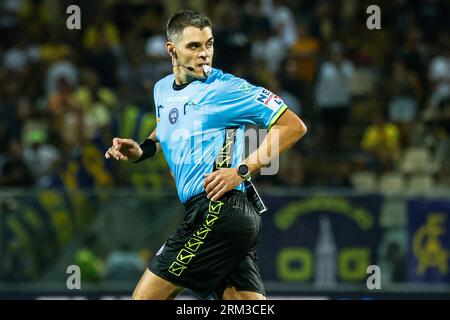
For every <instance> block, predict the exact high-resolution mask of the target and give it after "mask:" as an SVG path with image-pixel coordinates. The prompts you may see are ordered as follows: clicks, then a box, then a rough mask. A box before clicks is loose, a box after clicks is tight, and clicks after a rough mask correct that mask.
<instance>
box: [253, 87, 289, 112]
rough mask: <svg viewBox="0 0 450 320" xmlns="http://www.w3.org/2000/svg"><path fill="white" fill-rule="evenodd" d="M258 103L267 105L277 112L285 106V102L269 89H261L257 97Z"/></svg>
mask: <svg viewBox="0 0 450 320" xmlns="http://www.w3.org/2000/svg"><path fill="white" fill-rule="evenodd" d="M256 101H258V102H259V103H261V104H263V105H265V106H266V107H268V108H269V109H271V110H273V111H276V110H278V109H279V108H280V107H281V106H282V105H283V100H282V99H281V98H280V97H279V96H277V95H275V94H273V93H272V92H270V91H269V90H267V89H261V91H260V92H259V93H258V95H257V96H256Z"/></svg>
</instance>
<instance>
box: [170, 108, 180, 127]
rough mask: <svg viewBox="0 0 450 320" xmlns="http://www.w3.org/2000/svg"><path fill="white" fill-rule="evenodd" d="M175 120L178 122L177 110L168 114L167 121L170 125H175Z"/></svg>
mask: <svg viewBox="0 0 450 320" xmlns="http://www.w3.org/2000/svg"><path fill="white" fill-rule="evenodd" d="M177 120H178V109H177V108H173V109H172V110H170V112H169V121H170V123H171V124H175V122H177Z"/></svg>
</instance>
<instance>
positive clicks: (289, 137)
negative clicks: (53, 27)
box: [243, 109, 307, 174]
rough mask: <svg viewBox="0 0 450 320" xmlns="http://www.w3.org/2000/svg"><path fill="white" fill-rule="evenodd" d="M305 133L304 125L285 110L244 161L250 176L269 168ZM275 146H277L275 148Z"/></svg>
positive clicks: (290, 112) (295, 116)
mask: <svg viewBox="0 0 450 320" xmlns="http://www.w3.org/2000/svg"><path fill="white" fill-rule="evenodd" d="M306 132H307V128H306V125H305V124H304V123H303V121H302V120H301V119H300V118H299V117H298V116H297V115H296V114H295V113H294V112H292V111H291V110H289V109H287V110H286V111H285V112H284V113H283V115H282V116H281V117H280V118H279V119H278V120H277V121H276V122H275V123H274V124H273V125H272V127H271V128H270V130H269V132H268V133H267V135H266V136H265V138H264V140H263V141H262V143H261V145H260V146H259V148H257V149H256V150H255V151H254V152H253V153H252V154H250V155H249V156H248V158H247V159H245V160H244V162H243V163H245V164H246V165H247V166H248V168H249V170H250V174H255V173H256V172H258V171H259V170H261V168H262V167H265V166H269V165H270V162H271V161H272V159H274V158H276V157H278V156H279V155H281V154H282V153H283V152H285V151H286V150H288V149H289V148H290V147H292V146H293V145H294V144H295V143H297V142H298V141H299V140H300V139H301V138H302V137H303V136H304V135H305V134H306ZM275 144H276V145H277V146H275Z"/></svg>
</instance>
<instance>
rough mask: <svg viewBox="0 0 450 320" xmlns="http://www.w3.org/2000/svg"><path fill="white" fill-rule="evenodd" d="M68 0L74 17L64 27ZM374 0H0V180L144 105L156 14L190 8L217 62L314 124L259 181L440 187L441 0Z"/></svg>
mask: <svg viewBox="0 0 450 320" xmlns="http://www.w3.org/2000/svg"><path fill="white" fill-rule="evenodd" d="M74 3H76V4H78V5H79V6H80V8H81V30H68V29H67V27H66V19H67V18H68V16H69V14H66V8H67V7H68V6H69V5H71V4H74ZM371 4H374V3H372V1H359V0H340V1H330V0H318V1H311V0H304V1H301V0H251V1H245V2H242V1H237V0H227V1H214V2H213V1H206V0H191V1H181V0H178V1H164V0H130V1H119V0H117V1H114V0H105V1H87V0H86V1H67V0H62V1H57V0H4V1H1V3H0V37H1V39H2V40H1V44H0V186H7V187H31V186H36V185H39V183H42V181H43V179H45V178H46V177H49V176H52V175H54V174H56V173H58V170H59V169H60V168H62V167H63V166H64V165H65V163H67V162H68V161H70V159H71V157H73V156H74V154H76V152H77V151H78V150H80V148H82V146H83V145H84V144H86V143H87V142H89V141H91V140H92V139H95V138H98V137H101V138H104V140H105V141H106V142H109V139H110V138H111V137H112V135H113V133H114V130H113V128H112V127H114V125H115V124H116V123H117V122H119V123H120V121H122V120H121V119H122V118H121V117H122V116H123V115H124V114H126V112H127V108H129V107H130V106H134V107H137V108H138V109H139V110H140V111H142V112H150V113H153V112H154V106H153V98H152V88H153V84H154V83H155V82H156V81H157V80H158V79H160V78H161V77H163V76H165V75H166V74H169V73H171V65H170V59H169V57H168V55H167V53H166V51H165V46H164V44H165V41H166V39H165V33H164V30H165V23H166V21H167V18H168V17H169V16H170V15H171V14H173V13H174V12H176V11H178V10H179V9H182V8H186V7H189V8H193V9H198V10H201V11H204V12H207V13H208V14H209V15H210V17H211V19H212V21H213V23H214V29H213V33H214V37H215V59H214V66H215V67H217V68H220V69H222V70H224V71H226V72H230V73H232V74H234V75H236V76H240V77H243V78H245V79H247V80H248V81H249V82H251V83H253V84H257V85H261V86H264V87H266V88H268V89H270V90H272V91H274V92H275V93H276V94H278V95H279V96H281V97H282V98H283V99H284V100H285V102H286V104H287V105H288V106H289V107H290V108H291V109H292V110H293V111H294V112H296V113H297V114H299V115H300V116H301V117H302V119H303V120H304V121H305V122H306V124H307V126H308V128H309V129H310V130H309V133H308V135H307V136H306V137H305V138H304V139H303V140H302V141H301V143H299V144H298V145H297V146H296V147H295V149H293V150H291V151H289V153H287V154H286V155H285V156H283V158H282V159H281V166H280V173H279V175H277V176H274V177H260V181H261V184H267V185H280V186H297V187H303V186H328V187H350V188H362V189H365V190H377V188H381V186H382V185H383V181H384V183H385V184H386V185H388V186H395V185H397V186H398V188H400V190H402V188H404V186H406V185H407V186H410V187H411V188H412V187H414V186H418V187H419V188H421V187H422V188H424V187H427V188H428V187H439V186H442V187H449V186H450V163H449V161H447V159H448V158H449V153H450V138H449V137H450V99H449V97H450V36H449V30H450V29H449V28H448V21H449V19H448V12H449V7H448V3H447V2H446V1H445V0H442V1H441V0H423V1H407V0H394V1H379V2H378V3H377V4H378V5H379V6H380V8H381V29H379V30H369V29H368V28H367V26H366V20H367V18H368V17H369V14H367V13H366V8H367V7H368V6H369V5H371ZM151 129H152V128H150V127H149V128H148V132H150V130H151ZM417 165H420V166H421V167H420V168H422V169H421V170H418V169H417ZM417 174H420V176H419V177H416V176H415V175H417ZM113 178H114V181H115V183H116V184H122V183H124V182H123V180H122V179H118V178H117V177H116V176H115V175H114V172H113ZM416 178H417V179H416ZM386 179H387V180H386ZM389 179H391V180H389ZM386 181H388V182H386ZM412 181H415V184H412ZM395 183H397V184H395Z"/></svg>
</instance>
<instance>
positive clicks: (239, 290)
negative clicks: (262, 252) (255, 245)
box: [214, 249, 266, 300]
mask: <svg viewBox="0 0 450 320" xmlns="http://www.w3.org/2000/svg"><path fill="white" fill-rule="evenodd" d="M257 260H258V259H257V254H256V249H254V250H252V251H250V252H249V253H248V254H247V256H246V257H245V258H244V259H243V260H242V261H241V262H240V263H239V264H238V265H237V266H236V268H234V269H233V271H232V272H231V274H230V275H229V276H228V277H227V278H226V279H225V280H224V281H223V282H222V283H221V284H220V285H219V286H218V287H217V288H216V290H215V293H214V297H215V298H217V299H224V300H233V299H249V300H253V299H257V300H260V299H262V298H264V299H265V296H266V291H265V289H264V283H263V281H262V279H261V275H260V272H259V268H258V264H257Z"/></svg>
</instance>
